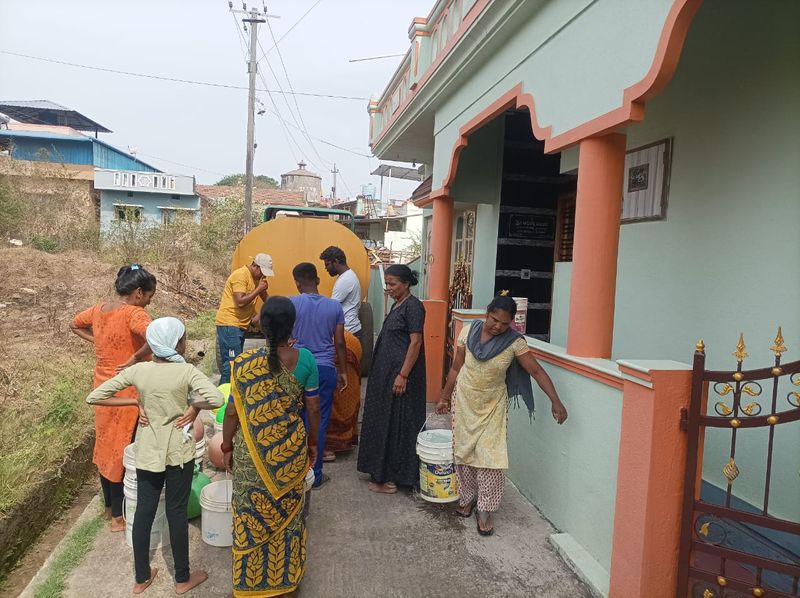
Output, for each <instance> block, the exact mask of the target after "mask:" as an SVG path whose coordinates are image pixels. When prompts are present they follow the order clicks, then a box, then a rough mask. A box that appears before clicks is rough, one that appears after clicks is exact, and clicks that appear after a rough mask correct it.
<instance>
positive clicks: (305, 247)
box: [231, 205, 374, 376]
mask: <svg viewBox="0 0 800 598" xmlns="http://www.w3.org/2000/svg"><path fill="white" fill-rule="evenodd" d="M354 229H355V220H354V218H353V215H352V214H351V213H350V212H348V211H346V210H332V209H326V208H311V207H300V206H283V205H276V206H268V207H267V208H266V209H265V210H264V222H262V223H261V224H259V225H258V226H256V227H255V228H253V230H251V231H250V232H249V233H248V234H247V235H245V236H244V237H243V238H242V240H241V241H239V244H238V245H237V246H236V249H235V250H234V252H233V257H232V259H231V271H233V270H235V269H236V268H239V267H241V266H242V265H245V264H247V263H249V261H248V260H250V259H251V256H253V255H256V254H258V253H266V254H269V255H270V256H272V269H273V272H274V273H275V276H273V277H270V278H268V279H267V280H268V282H269V291H268V292H269V295H270V296H271V297H274V296H276V295H283V296H285V297H291V296H292V295H297V294H298V291H297V287H296V286H295V283H294V278H293V276H292V270H293V268H294V267H295V266H296V265H297V264H299V263H301V262H310V263H312V264H314V265H315V266H316V267H317V272H318V274H319V279H320V281H319V293H320V294H321V295H325V296H327V297H330V296H331V292H332V291H333V283H334V282H335V279H334V278H333V277H332V276H330V275H329V274H328V273H327V272H326V271H325V267H324V264H323V262H322V260H321V259H320V257H319V256H320V254H321V253H322V252H323V251H324V250H325V249H326V248H328V247H330V246H331V245H335V246H336V247H339V248H341V249H342V251H344V253H345V255H346V256H347V265H348V266H349V267H350V269H351V270H352V271H353V272H354V273H355V274H356V276H357V277H358V281H359V284H360V286H361V307H360V309H359V319H360V320H361V344H362V348H363V352H362V358H361V373H362V376H363V375H366V372H367V371H368V370H369V365H370V363H371V362H372V350H373V343H374V323H373V318H372V308H371V306H370V304H369V303H368V302H367V292H368V290H369V286H370V275H371V268H370V260H369V256H368V254H367V250H366V248H365V247H364V244H363V242H362V241H361V239H359V238H358V236H356V234H355V232H354ZM261 305H262V303H261V300H260V299H257V300H256V310H258V311H260V310H261ZM246 338H247V340H246V341H245V342H246V347H248V348H249V347H253V346H257V345H258V344H259V343H260V342H263V336H262V335H261V332H260V331H259V330H258V329H255V328H253V327H252V326H251V328H250V330H249V331H248V333H247V337H246Z"/></svg>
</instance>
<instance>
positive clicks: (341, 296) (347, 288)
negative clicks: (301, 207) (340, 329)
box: [319, 246, 361, 340]
mask: <svg viewBox="0 0 800 598" xmlns="http://www.w3.org/2000/svg"><path fill="white" fill-rule="evenodd" d="M319 259H321V260H322V261H323V262H324V263H325V270H327V272H328V274H330V275H331V276H336V277H338V278H337V279H336V282H335V283H334V284H333V293H331V298H332V299H335V300H336V301H338V302H339V303H341V304H342V309H343V310H344V328H345V330H347V331H348V332H350V333H351V334H353V335H355V336H356V337H357V338H358V339H359V340H361V321H360V320H359V319H358V310H359V308H360V307H361V283H360V282H359V280H358V276H357V275H356V273H355V272H353V271H352V270H351V269H350V268H349V267H348V265H347V257H346V256H345V254H344V251H342V250H341V249H340V248H338V247H333V246H331V247H328V248H327V249H326V250H325V251H323V252H322V254H320V256H319Z"/></svg>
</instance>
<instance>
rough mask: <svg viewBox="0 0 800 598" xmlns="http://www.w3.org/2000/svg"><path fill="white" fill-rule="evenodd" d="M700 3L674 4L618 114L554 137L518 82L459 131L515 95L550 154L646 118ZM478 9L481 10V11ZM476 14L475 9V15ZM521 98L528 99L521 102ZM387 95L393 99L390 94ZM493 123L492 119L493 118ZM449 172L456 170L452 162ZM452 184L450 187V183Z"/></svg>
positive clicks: (693, 0) (467, 21)
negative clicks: (640, 76) (649, 60)
mask: <svg viewBox="0 0 800 598" xmlns="http://www.w3.org/2000/svg"><path fill="white" fill-rule="evenodd" d="M702 2H703V0H675V2H674V3H673V5H672V8H671V9H670V11H669V14H668V15H667V18H666V20H665V22H664V27H663V28H662V30H661V36H660V37H659V41H658V46H657V47H656V53H655V56H654V58H653V63H652V64H651V66H650V69H649V70H648V72H647V74H646V75H645V76H644V78H643V79H642V80H641V81H639V82H638V83H635V84H633V85H631V86H630V87H628V88H626V89H625V90H624V91H623V95H622V106H620V107H619V108H615V109H614V110H611V111H609V112H607V113H605V114H602V115H600V116H598V117H596V118H593V119H591V120H589V121H587V122H585V123H583V124H581V125H578V126H577V127H574V128H572V129H570V130H568V131H564V132H563V133H559V134H557V135H555V136H553V135H552V126H545V127H543V126H541V125H540V124H539V122H538V120H537V118H536V112H535V108H534V100H533V96H532V95H531V94H523V92H522V83H519V84H517V85H516V86H514V87H513V88H512V89H511V90H510V91H509V92H507V93H506V94H504V95H503V96H502V98H500V100H497V102H495V103H493V104H492V105H491V106H490V107H489V108H487V109H486V110H484V111H483V112H481V113H480V114H479V115H477V116H475V117H474V118H473V119H471V120H470V121H469V122H468V123H467V124H466V125H464V127H462V128H461V130H460V133H461V134H463V133H462V132H463V130H464V129H470V130H471V131H475V130H476V129H477V128H480V123H483V124H485V122H487V121H486V120H485V114H484V113H486V112H487V111H489V112H492V113H493V112H494V111H493V110H491V109H492V108H493V107H495V106H496V104H497V103H498V102H500V101H501V100H503V99H505V98H507V96H509V94H512V93H515V95H516V96H517V97H516V102H515V103H514V104H512V105H511V106H515V107H518V108H519V107H522V106H525V107H527V108H528V109H529V111H530V115H531V128H532V129H533V131H534V135H536V137H537V139H539V140H541V141H544V144H545V152H546V153H552V152H556V151H560V150H563V149H565V148H567V147H569V146H571V145H575V144H576V143H578V142H579V141H581V140H582V139H585V138H586V137H591V136H595V135H603V134H605V133H608V132H610V131H613V130H615V129H617V128H619V127H621V126H625V125H628V124H631V123H634V122H639V121H641V120H643V119H644V113H645V106H644V105H645V102H646V101H647V100H649V99H651V98H653V97H655V96H656V95H658V93H660V92H661V91H662V90H663V89H664V87H665V86H666V85H667V83H669V81H670V80H671V79H672V77H673V75H674V74H675V70H676V69H677V66H678V62H679V60H680V56H681V52H682V50H683V44H684V42H685V41H686V35H687V34H688V32H689V27H690V25H691V23H692V21H693V19H694V17H695V15H696V14H697V10H698V9H699V8H700V5H701V4H702ZM487 4H488V2H487V1H483V2H476V4H475V5H473V7H472V9H470V12H469V13H468V15H467V16H465V18H464V20H463V21H462V25H461V26H460V27H459V30H458V31H456V33H455V35H454V36H453V37H452V39H451V40H450V42H448V45H447V47H446V48H445V50H446V52H445V51H444V50H443V51H442V52H440V56H439V58H437V60H436V61H435V62H433V63H432V64H431V65H430V66H429V67H428V70H427V71H426V72H425V74H424V75H423V76H422V78H421V79H420V81H419V84H418V85H417V88H416V90H414V93H412V94H409V95H408V96H407V97H406V99H405V101H404V102H403V104H401V105H400V106H399V108H398V109H397V110H396V111H395V113H394V115H393V116H392V118H391V119H390V121H389V123H388V124H387V126H386V128H385V129H384V131H383V132H382V133H381V135H380V136H379V137H378V139H376V140H375V141H374V142H372V143H371V144H370V146H373V145H375V144H377V143H379V142H380V141H381V139H383V137H384V136H385V135H386V134H387V133H388V131H389V129H390V128H391V127H392V125H393V124H394V121H395V120H396V119H397V118H399V117H400V115H401V114H402V113H403V112H404V111H405V109H406V107H407V105H408V104H409V103H410V102H411V101H412V100H413V99H414V97H415V96H416V94H417V93H419V91H420V90H421V89H422V88H423V87H424V85H425V84H426V83H427V82H428V80H429V79H430V78H431V76H432V75H433V72H434V71H435V70H436V69H437V68H438V67H439V64H440V63H441V62H442V60H443V59H444V58H445V56H447V54H448V53H449V52H450V50H452V47H453V46H454V45H455V42H457V41H458V40H459V39H460V38H461V36H462V35H463V32H462V31H461V29H462V27H463V28H464V31H466V29H468V28H469V26H471V25H472V23H473V22H474V20H475V19H477V17H478V15H479V14H480V12H482V11H483V9H484V8H485V7H486V5H487ZM479 5H481V6H480V7H479ZM476 9H478V10H476ZM473 11H475V12H474V14H473ZM467 17H469V18H467ZM522 96H525V97H524V98H523V97H522ZM387 97H388V98H390V97H391V94H390V95H389V96H387ZM494 116H497V114H496V113H493V116H492V118H494ZM489 120H491V118H490V119H489ZM476 125H478V126H476ZM456 146H457V147H460V148H461V149H463V147H464V146H466V143H464V144H463V145H461V140H459V142H458V143H457V144H456ZM459 151H460V149H459ZM452 161H453V162H454V163H455V164H457V163H458V156H455V157H454V158H453V160H452ZM450 172H455V170H454V168H453V166H452V164H451V171H450ZM447 180H451V177H450V173H448V179H447ZM450 184H452V181H451V183H450ZM443 186H444V187H449V185H448V184H446V183H443Z"/></svg>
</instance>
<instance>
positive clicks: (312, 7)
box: [264, 0, 322, 55]
mask: <svg viewBox="0 0 800 598" xmlns="http://www.w3.org/2000/svg"><path fill="white" fill-rule="evenodd" d="M320 2H322V0H317V1H316V2H315V3H314V4H313V5H312V6H311V8H309V9H308V10H307V11H306V12H304V13H303V16H301V17H300V18H299V19H297V20H296V21H295V22H294V25H292V26H291V27H289V28H288V29H287V30H286V33H284V34H283V35H281V36H280V37H279V38H278V39H277V40H276V41H275V43H273V44H272V46H271V47H270V48H269V50H267V52H272V50H274V49H275V48H277V47H278V44H279V43H281V41H283V38H285V37H286V36H287V35H289V34H290V33H291V32H292V29H294V28H295V27H297V26H298V25H299V24H300V21H302V20H303V19H305V18H306V17H307V16H308V13H310V12H311V11H312V10H314V9H315V8H316V7H317V5H318V4H319V3H320ZM267 52H264V54H265V55H266V54H267Z"/></svg>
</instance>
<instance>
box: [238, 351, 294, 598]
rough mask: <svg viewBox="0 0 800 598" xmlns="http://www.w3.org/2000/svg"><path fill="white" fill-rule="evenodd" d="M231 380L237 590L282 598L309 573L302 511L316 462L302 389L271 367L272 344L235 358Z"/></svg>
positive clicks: (249, 595) (246, 593) (287, 373)
mask: <svg viewBox="0 0 800 598" xmlns="http://www.w3.org/2000/svg"><path fill="white" fill-rule="evenodd" d="M231 382H232V384H231V391H232V395H233V401H234V406H235V407H236V413H237V414H238V416H239V430H238V431H237V438H236V441H235V442H234V454H233V461H234V468H233V471H234V496H233V505H232V507H233V537H234V538H233V593H234V596H248V597H254V596H265V597H268V596H277V595H280V594H285V593H288V592H291V591H292V590H294V589H295V588H296V587H297V585H298V584H299V582H300V579H301V578H302V576H303V572H304V570H305V552H306V551H305V539H306V532H305V524H304V522H303V517H302V509H303V502H304V496H305V493H304V491H305V487H304V485H305V475H306V472H307V471H308V467H309V463H308V451H307V443H306V429H305V426H304V424H303V420H302V418H301V416H300V410H301V409H302V388H301V387H300V384H299V383H298V382H297V380H296V379H295V378H294V377H293V376H292V375H291V374H290V373H289V372H288V371H286V370H285V369H284V370H282V371H281V372H280V373H278V374H273V373H272V372H270V370H269V365H268V363H267V351H266V348H264V347H261V348H259V349H254V350H252V351H248V352H245V353H242V354H241V355H239V356H238V357H237V358H236V359H235V360H234V363H233V371H232V376H231Z"/></svg>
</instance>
